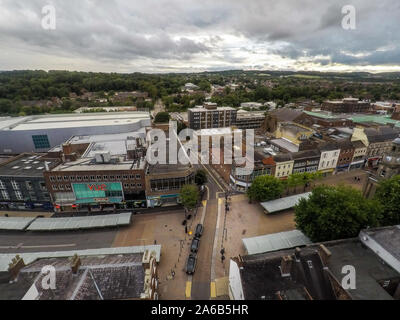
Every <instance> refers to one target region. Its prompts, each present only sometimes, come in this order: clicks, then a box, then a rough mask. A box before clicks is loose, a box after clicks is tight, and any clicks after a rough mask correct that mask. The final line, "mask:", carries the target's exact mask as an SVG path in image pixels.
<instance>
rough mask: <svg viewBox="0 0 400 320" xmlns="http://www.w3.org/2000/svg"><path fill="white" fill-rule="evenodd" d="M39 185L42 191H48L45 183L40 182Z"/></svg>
mask: <svg viewBox="0 0 400 320" xmlns="http://www.w3.org/2000/svg"><path fill="white" fill-rule="evenodd" d="M39 185H40V189H41V190H42V191H47V188H46V184H45V183H44V182H39Z"/></svg>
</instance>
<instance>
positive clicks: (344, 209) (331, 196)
mask: <svg viewBox="0 0 400 320" xmlns="http://www.w3.org/2000/svg"><path fill="white" fill-rule="evenodd" d="M381 212H382V207H381V206H380V204H379V202H378V201H375V200H367V199H365V198H364V197H363V196H362V194H361V192H359V191H358V190H356V189H354V188H351V187H347V186H338V187H331V186H318V187H316V188H314V190H313V191H312V194H311V196H310V198H309V199H302V200H300V202H299V204H298V205H297V206H296V207H295V222H296V227H297V228H298V229H299V230H301V231H302V232H303V233H304V234H305V235H307V236H308V237H309V238H310V239H311V240H312V241H315V242H320V241H330V240H337V239H346V238H351V237H356V236H358V234H359V232H360V230H361V229H364V228H367V227H377V226H379V220H380V218H381Z"/></svg>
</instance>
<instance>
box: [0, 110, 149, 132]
mask: <svg viewBox="0 0 400 320" xmlns="http://www.w3.org/2000/svg"><path fill="white" fill-rule="evenodd" d="M142 120H147V121H148V125H150V115H149V113H148V112H116V113H96V114H64V115H43V116H31V117H18V118H10V119H6V120H3V121H0V130H14V131H18V130H38V129H43V128H46V129H60V128H75V127H92V126H93V127H99V126H114V125H123V124H130V123H137V122H140V121H142Z"/></svg>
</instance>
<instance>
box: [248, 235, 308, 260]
mask: <svg viewBox="0 0 400 320" xmlns="http://www.w3.org/2000/svg"><path fill="white" fill-rule="evenodd" d="M242 241H243V244H244V246H245V248H246V251H247V254H250V255H251V254H259V253H265V252H271V251H278V250H282V249H289V248H295V247H302V246H305V245H308V244H311V243H312V242H311V240H310V239H309V238H307V237H306V236H305V235H304V234H303V233H302V232H301V231H300V230H292V231H287V232H280V233H273V234H267V235H264V236H259V237H253V238H245V239H242Z"/></svg>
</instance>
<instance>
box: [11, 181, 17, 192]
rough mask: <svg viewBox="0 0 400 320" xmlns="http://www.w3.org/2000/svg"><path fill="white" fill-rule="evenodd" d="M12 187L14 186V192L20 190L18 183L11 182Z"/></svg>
mask: <svg viewBox="0 0 400 320" xmlns="http://www.w3.org/2000/svg"><path fill="white" fill-rule="evenodd" d="M11 185H12V187H13V189H14V190H19V184H18V183H17V181H15V180H12V181H11Z"/></svg>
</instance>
